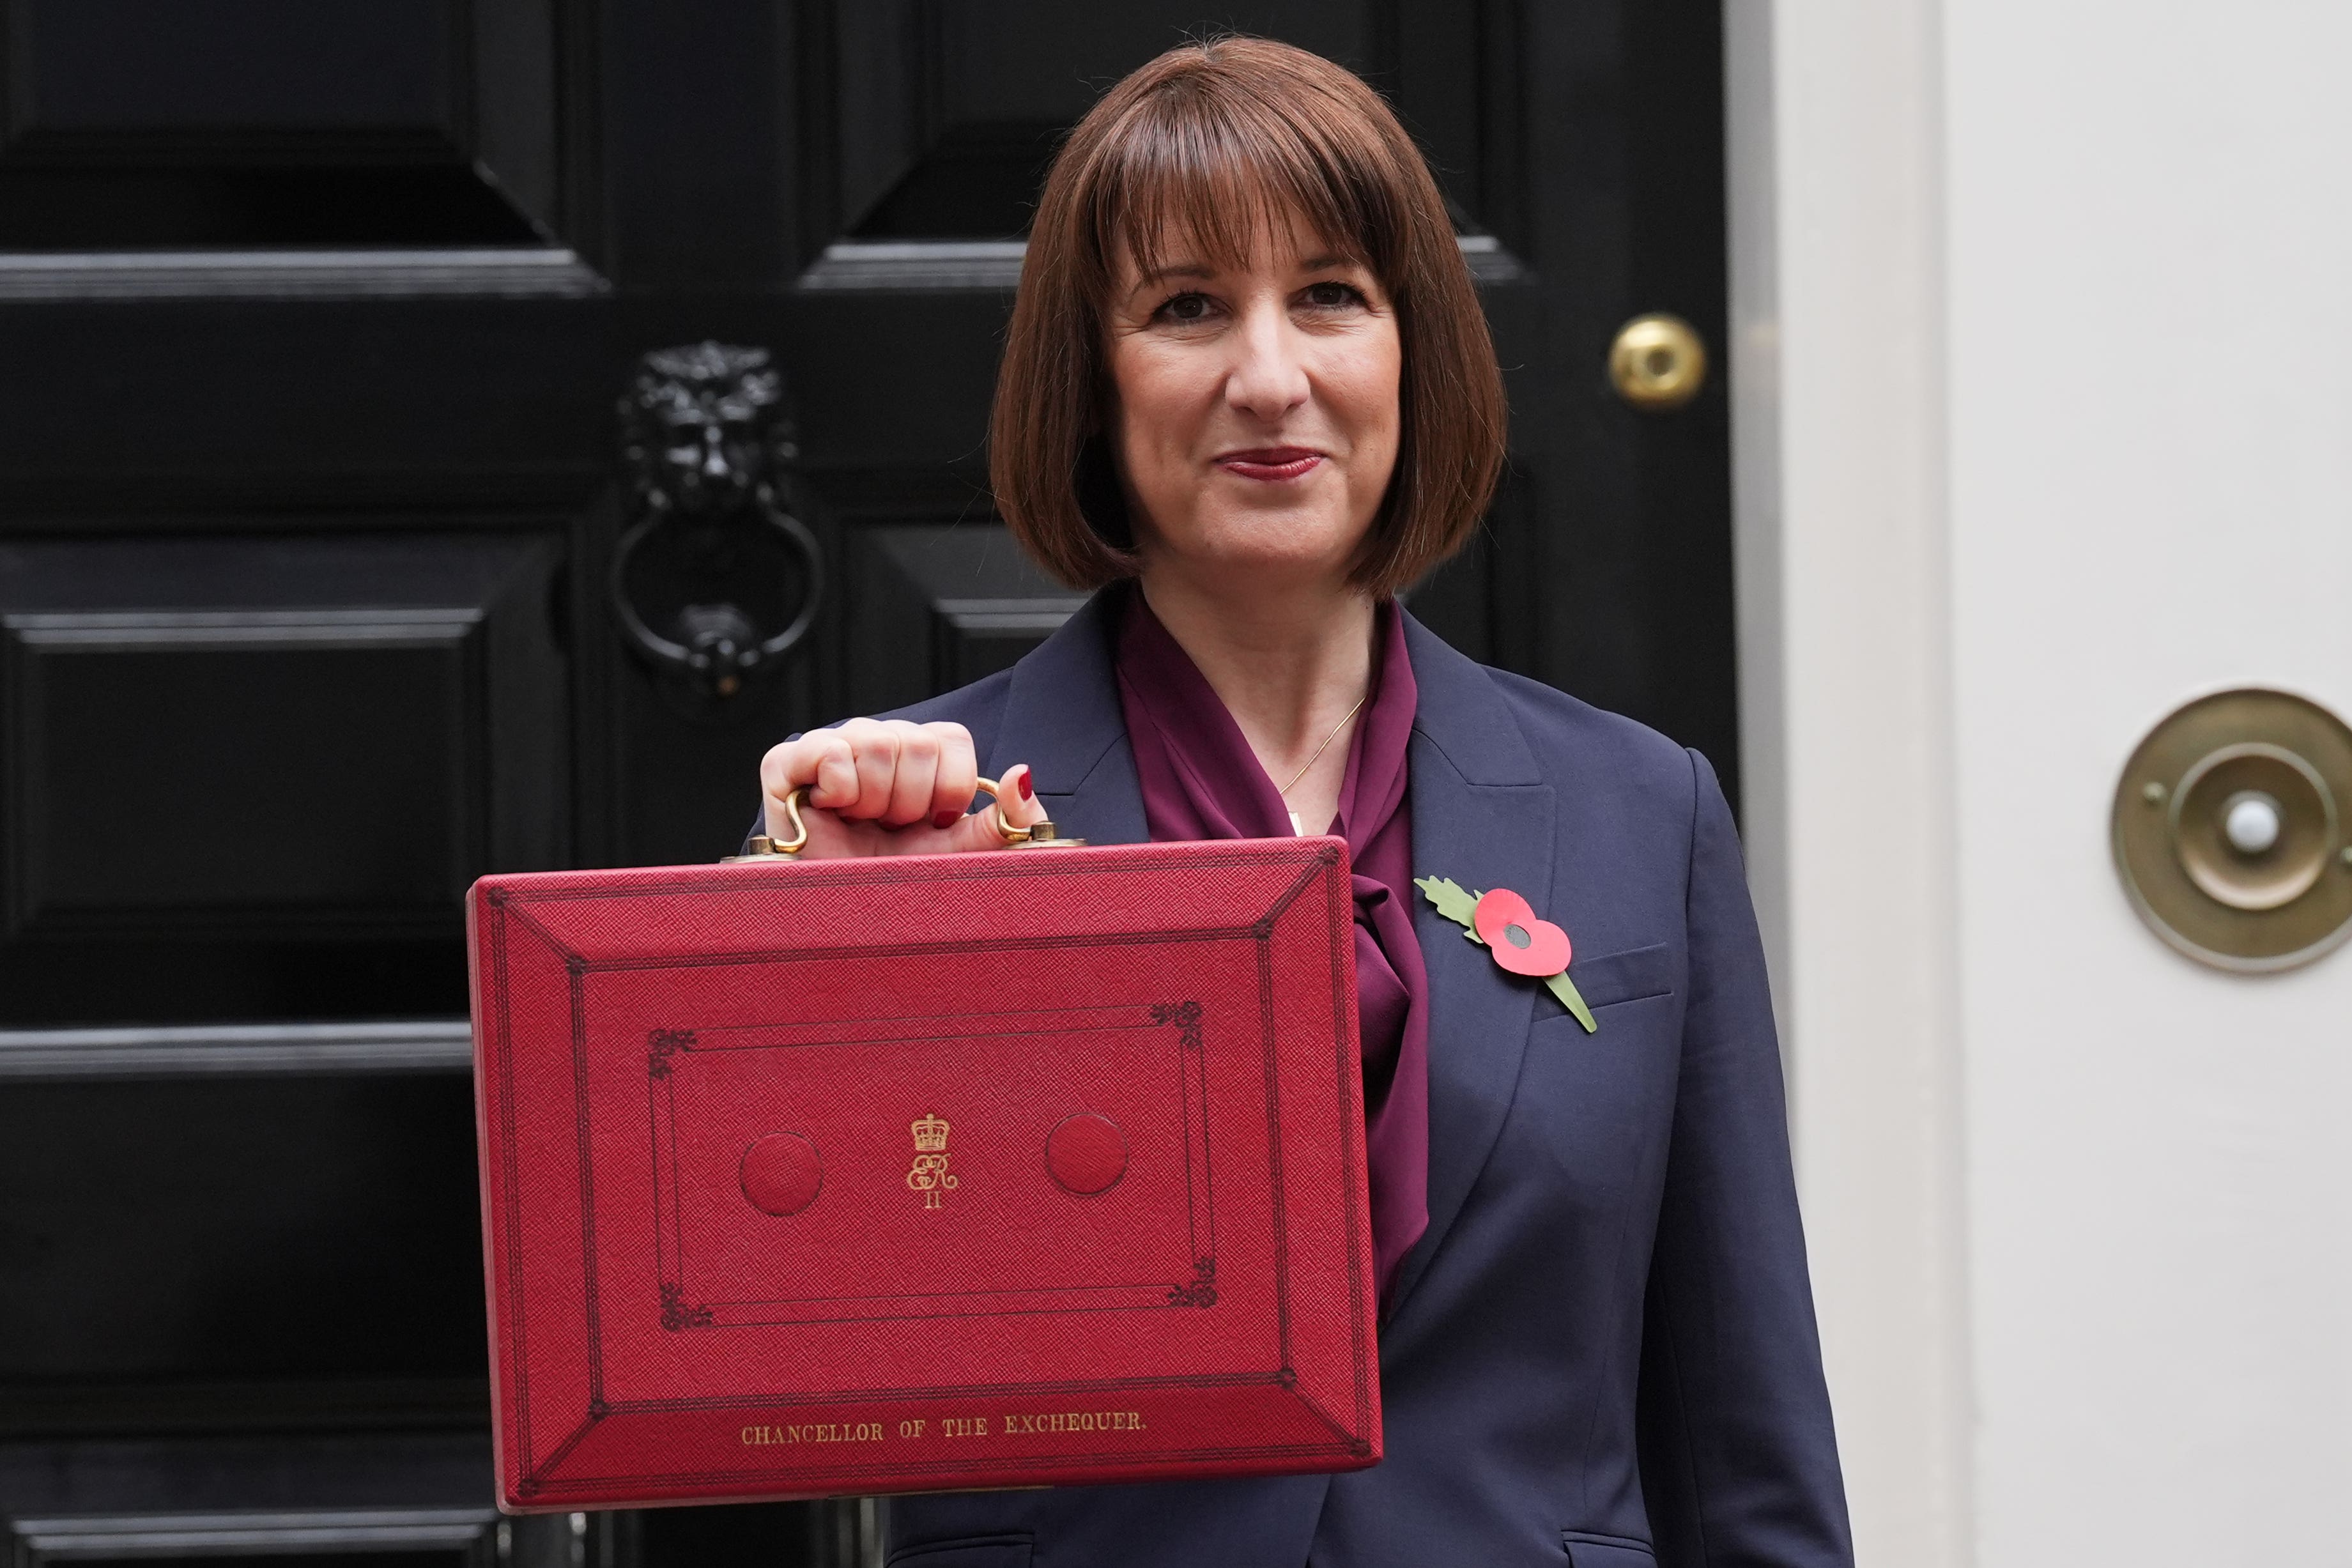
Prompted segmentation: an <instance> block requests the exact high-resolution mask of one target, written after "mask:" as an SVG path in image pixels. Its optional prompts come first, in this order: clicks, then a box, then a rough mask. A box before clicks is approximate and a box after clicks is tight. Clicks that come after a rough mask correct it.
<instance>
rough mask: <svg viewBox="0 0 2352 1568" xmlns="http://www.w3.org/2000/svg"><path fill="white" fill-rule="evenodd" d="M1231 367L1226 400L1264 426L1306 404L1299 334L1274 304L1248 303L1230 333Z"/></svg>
mask: <svg viewBox="0 0 2352 1568" xmlns="http://www.w3.org/2000/svg"><path fill="white" fill-rule="evenodd" d="M1234 344H1235V353H1234V363H1233V368H1232V369H1231V370H1230V371H1229V372H1228V373H1227V374H1226V377H1225V402H1226V403H1227V404H1228V405H1230V406H1232V407H1233V408H1234V409H1236V410H1239V411H1242V412H1245V413H1248V414H1252V415H1255V416H1256V417H1257V418H1259V419H1261V420H1264V421H1265V422H1266V423H1268V424H1275V423H1278V422H1279V421H1280V420H1281V418H1282V416H1284V415H1286V414H1287V413H1289V412H1290V411H1291V410H1292V409H1294V408H1296V407H1297V406H1298V405H1300V404H1302V403H1304V402H1306V401H1307V390H1308V388H1307V361H1306V357H1305V356H1304V355H1303V354H1302V353H1300V352H1299V351H1300V349H1301V347H1302V346H1303V345H1301V343H1300V342H1299V341H1298V331H1297V328H1296V327H1295V326H1293V325H1292V324H1291V321H1290V314H1289V312H1288V311H1287V310H1284V309H1283V308H1282V304H1281V302H1280V301H1279V300H1272V299H1262V300H1255V301H1253V302H1252V304H1251V306H1250V308H1249V309H1248V310H1246V311H1245V312H1244V315H1243V318H1242V322H1241V331H1239V332H1237V333H1235V334H1234Z"/></svg>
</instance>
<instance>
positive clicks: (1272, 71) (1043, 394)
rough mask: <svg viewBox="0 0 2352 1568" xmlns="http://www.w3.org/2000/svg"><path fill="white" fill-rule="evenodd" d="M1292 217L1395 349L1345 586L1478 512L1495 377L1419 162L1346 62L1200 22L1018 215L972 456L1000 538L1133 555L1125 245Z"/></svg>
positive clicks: (1064, 572) (1098, 566)
mask: <svg viewBox="0 0 2352 1568" xmlns="http://www.w3.org/2000/svg"><path fill="white" fill-rule="evenodd" d="M1293 214H1296V215H1297V216H1298V217H1299V218H1300V219H1301V220H1302V221H1303V222H1304V224H1305V226H1307V229H1309V230H1310V231H1312V233H1313V234H1314V235H1315V236H1316V237H1317V238H1318V239H1319V240H1321V241H1322V242H1323V243H1324V244H1325V245H1327V246H1328V247H1330V248H1331V249H1332V250H1333V251H1334V252H1335V253H1336V254H1339V255H1342V256H1345V257H1348V258H1350V259H1352V260H1354V261H1356V262H1358V263H1360V265H1362V266H1363V267H1365V268H1367V269H1368V270H1370V272H1371V273H1372V275H1373V276H1374V277H1376V278H1378V279H1380V281H1381V287H1382V288H1383V289H1386V290H1387V292H1388V295H1389V298H1390V300H1391V304H1392V305H1393V307H1394V309H1395V311H1396V321H1397V332H1398V337H1399V339H1400V342H1401V346H1402V362H1403V368H1402V374H1401V377H1400V386H1399V399H1400V404H1401V406H1400V408H1399V415H1400V426H1401V437H1402V439H1401V441H1400V444H1399V447H1398V450H1397V461H1396V471H1395V473H1394V475H1393V476H1392V477H1391V479H1390V481H1389V489H1388V494H1387V496H1386V497H1385V498H1384V499H1383V500H1382V501H1381V510H1380V513H1379V515H1378V516H1377V517H1376V518H1375V519H1374V520H1373V523H1372V527H1371V530H1370V532H1369V533H1368V534H1367V535H1366V537H1365V541H1364V546H1363V551H1362V554H1361V556H1360V559H1359V560H1358V561H1357V562H1356V563H1355V565H1354V567H1353V570H1352V572H1351V577H1352V579H1353V581H1355V582H1356V583H1358V584H1360V585H1361V586H1363V587H1364V588H1365V589H1366V590H1367V591H1369V592H1370V593H1371V594H1372V595H1374V596H1375V597H1386V596H1387V595H1391V594H1393V593H1395V592H1396V590H1397V589H1399V588H1401V587H1403V586H1405V585H1406V584H1410V583H1412V581H1413V580H1414V579H1415V578H1417V577H1419V576H1420V575H1421V574H1423V573H1424V572H1427V571H1428V570H1429V569H1430V568H1432V567H1433V566H1435V565H1436V564H1437V563H1439V562H1441V561H1443V560H1444V559H1445V558H1446V557H1447V556H1449V555H1451V554H1452V553H1454V551H1455V550H1457V549H1459V548H1460V547H1461V545H1462V543H1463V542H1464V541H1465V539H1467V538H1468V537H1469V534H1470V531H1472V530H1473V529H1475V527H1476V526H1477V524H1478V519H1479V517H1480V515H1481V514H1482V513H1483V512H1484V511H1485V510H1486V503H1487V501H1488V500H1489V499H1491V498H1492V496H1493V494H1494V489H1495V483H1496V478H1497V476H1498V475H1499V474H1500V472H1501V469H1502V464H1503V447H1504V439H1505V433H1506V423H1507V408H1506V405H1505V403H1504V398H1503V379H1502V374H1501V372H1500V370H1499V369H1498V368H1497V367H1496V363H1495V349H1494V344H1493V342H1492V341H1491V340H1490V339H1489V337H1488V336H1487V332H1486V316H1485V314H1484V313H1483V312H1482V311H1481V310H1480V309H1479V306H1478V299H1477V295H1476V292H1475V290H1474V289H1473V288H1472V286H1471V282H1470V270H1469V268H1468V267H1466V266H1465V264H1464V262H1463V259H1462V253H1461V248H1460V247H1459V246H1457V245H1456V244H1455V243H1454V226H1453V224H1452V222H1451V221H1450V220H1449V219H1448V218H1447V216H1446V212H1445V203H1444V198H1443V197H1442V196H1440V195H1438V192H1437V183H1436V181H1435V180H1433V179H1432V178H1431V176H1430V173H1429V164H1428V163H1427V162H1426V161H1425V160H1424V159H1423V157H1422V154H1421V150H1420V149H1419V148H1418V147H1416V146H1414V144H1413V142H1412V138H1411V137H1409V136H1407V135H1406V134H1405V132H1404V128H1403V127H1402V126H1401V125H1399V124H1398V123H1397V119H1396V116H1395V114H1393V113H1392V112H1391V110H1390V109H1389V106H1388V104H1387V103H1386V102H1385V101H1384V100H1382V99H1381V96H1380V95H1379V94H1378V93H1376V92H1374V91H1373V90H1372V89H1370V87H1369V86H1367V85H1366V84H1365V83H1364V81H1363V80H1362V79H1361V78H1360V77H1358V76H1356V75H1355V74H1354V73H1353V72H1351V71H1349V70H1347V69H1346V68H1342V67H1340V66H1337V65H1334V64H1332V63H1331V62H1330V61H1329V60H1327V59H1324V58H1321V57H1320V56H1318V55H1313V54H1309V53H1308V52H1307V51H1306V50H1305V49H1300V48H1296V47H1292V46H1291V45H1288V44H1281V43H1276V42H1274V41H1272V40H1270V39H1265V38H1250V37H1222V38H1213V39H1208V40H1205V41H1202V42H1199V43H1191V44H1186V45H1184V46H1182V47H1178V48H1173V49H1171V50H1169V51H1168V52H1167V53H1166V54H1164V55H1161V56H1160V58H1158V59H1155V60H1153V61H1151V62H1150V64H1149V65H1146V66H1144V67H1142V68H1140V69H1139V70H1137V71H1136V72H1134V74H1132V75H1130V76H1129V77H1128V78H1127V79H1125V80H1124V81H1121V82H1120V83H1119V84H1118V86H1116V87H1114V88H1112V89H1110V91H1109V92H1108V93H1107V94H1106V95H1104V97H1103V99H1102V100H1101V101H1099V102H1098V103H1097V104H1096V105H1095V107H1094V108H1093V110H1090V111H1089V112H1088V113H1087V117H1086V118H1085V119H1084V120H1082V121H1079V122H1078V125H1077V128H1076V130H1075V131H1073V132H1071V133H1070V138H1069V140H1068V141H1067V142H1066V143H1064V145H1063V147H1062V150H1061V153H1060V154H1059V155H1058V156H1057V157H1056V158H1055V161H1054V167H1053V172H1052V173H1051V174H1049V175H1048V176H1047V177H1046V180H1045V195H1044V196H1043V197H1042V198H1041V199H1040V201H1039V203H1038V206H1037V216H1036V221H1035V222H1034V224H1033V225H1032V226H1031V228H1030V234H1029V248H1028V258H1027V260H1026V261H1025V262H1024V265H1023V268H1022V273H1021V289H1020V293H1019V296H1018V297H1017V298H1016V300H1014V302H1013V323H1012V326H1011V329H1010V331H1009V332H1008V334H1007V339H1006V343H1005V352H1004V363H1003V370H1002V371H1001V372H1000V374H998V377H997V383H996V407H995V413H994V416H993V419H992V426H991V434H990V447H989V471H990V479H991V481H992V484H993V485H994V488H995V490H996V502H997V506H998V508H999V510H1002V511H1003V515H1004V518H1005V521H1008V522H1009V523H1011V524H1012V527H1013V534H1014V536H1015V537H1016V538H1018V539H1019V540H1020V541H1021V542H1022V545H1023V546H1024V548H1025V549H1026V550H1027V551H1028V552H1029V553H1030V554H1031V555H1032V556H1034V558H1035V559H1036V560H1037V561H1038V562H1039V563H1040V564H1042V565H1044V566H1045V569H1046V570H1048V571H1050V572H1051V573H1053V574H1055V576H1056V577H1059V578H1061V579H1062V580H1063V581H1064V582H1066V583H1068V584H1072V585H1074V586H1076V587H1081V588H1096V587H1100V586H1101V585H1102V584H1106V583H1109V582H1114V581H1116V580H1118V579H1119V578H1121V577H1129V576H1133V575H1134V574H1135V573H1136V570H1137V567H1138V562H1137V559H1136V556H1135V553H1134V551H1133V548H1132V545H1133V534H1132V532H1131V531H1130V530H1129V524H1128V518H1127V508H1126V503H1125V500H1124V499H1123V498H1122V495H1121V492H1120V489H1119V485H1118V479H1117V476H1116V473H1115V471H1114V469H1113V468H1112V466H1111V460H1110V453H1109V445H1108V441H1107V439H1106V438H1105V436H1104V431H1105V428H1106V426H1107V423H1108V422H1107V420H1106V419H1105V417H1104V416H1105V414H1106V412H1107V410H1108V396H1107V388H1108V373H1107V369H1106V366H1105V364H1104V363H1103V349H1102V336H1103V334H1102V321H1103V312H1104V310H1106V309H1107V308H1108V305H1109V303H1110V300H1111V295H1112V289H1113V287H1114V283H1115V279H1116V272H1115V268H1116V267H1117V265H1118V258H1119V256H1120V253H1121V250H1122V248H1124V249H1125V250H1126V251H1127V252H1128V253H1129V254H1131V255H1132V256H1133V257H1134V258H1136V260H1137V262H1138V263H1139V265H1140V266H1141V267H1143V268H1146V269H1149V268H1154V267H1157V266H1159V265H1160V263H1161V262H1162V261H1163V260H1164V259H1166V255H1165V252H1166V247H1168V246H1169V245H1170V244H1171V243H1185V244H1189V245H1191V246H1194V247H1198V248H1199V250H1200V251H1201V252H1205V257H1204V259H1207V260H1210V261H1212V262H1213V263H1215V264H1217V265H1220V266H1232V267H1239V266H1243V265H1245V264H1246V261H1247V258H1248V257H1249V255H1250V254H1251V251H1252V249H1253V246H1254V242H1255V241H1256V240H1257V239H1258V237H1259V236H1261V235H1263V234H1269V233H1280V232H1282V230H1283V229H1284V228H1285V226H1286V224H1287V222H1288V219H1289V217H1290V216H1291V215H1293Z"/></svg>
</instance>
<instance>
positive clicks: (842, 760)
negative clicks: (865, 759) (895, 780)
mask: <svg viewBox="0 0 2352 1568" xmlns="http://www.w3.org/2000/svg"><path fill="white" fill-rule="evenodd" d="M782 782H783V785H784V787H783V788H782V789H781V790H779V789H773V788H772V789H771V790H770V791H769V796H770V798H771V799H773V800H781V799H782V796H783V795H786V794H789V793H790V792H791V791H792V790H793V789H794V788H797V787H798V786H799V785H802V784H806V785H808V786H809V795H808V798H809V804H810V805H821V806H824V808H825V809H827V810H829V811H830V810H836V809H838V808H840V807H841V806H845V805H849V804H851V803H852V802H854V801H856V799H857V762H856V755H855V753H854V752H853V751H852V750H851V747H850V744H849V737H848V736H846V735H845V734H843V733H842V732H841V731H838V730H820V731H817V732H816V733H814V734H813V735H803V736H802V737H801V738H800V741H799V742H798V745H797V747H796V749H795V752H794V754H793V757H792V759H791V760H790V762H789V763H788V764H787V771H786V773H785V774H784V778H783V781H782Z"/></svg>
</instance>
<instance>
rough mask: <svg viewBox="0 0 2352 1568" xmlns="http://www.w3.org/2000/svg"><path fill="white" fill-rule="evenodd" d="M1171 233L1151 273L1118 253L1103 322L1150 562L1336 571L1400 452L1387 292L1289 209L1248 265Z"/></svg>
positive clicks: (1228, 574)
mask: <svg viewBox="0 0 2352 1568" xmlns="http://www.w3.org/2000/svg"><path fill="white" fill-rule="evenodd" d="M1167 248H1168V254H1167V259H1166V261H1165V263H1164V264H1163V265H1162V266H1161V267H1160V268H1159V269H1157V270H1156V271H1153V272H1151V273H1150V274H1149V275H1146V274H1145V273H1143V272H1142V271H1141V270H1140V268H1139V267H1138V266H1137V264H1136V263H1135V261H1134V259H1133V258H1131V257H1129V258H1123V261H1122V266H1121V275H1120V277H1119V279H1118V282H1117V283H1116V284H1115V285H1114V288H1113V298H1112V301H1111V307H1110V309H1109V310H1108V312H1106V316H1107V320H1106V321H1105V323H1104V326H1105V336H1106V345H1105V357H1106V360H1107V362H1108V365H1109V367H1110V375H1111V384H1112V392H1113V404H1112V409H1111V414H1110V420H1111V428H1110V430H1109V432H1108V433H1109V436H1110V438H1111V449H1112V451H1113V452H1114V453H1115V454H1116V456H1117V458H1118V472H1119V478H1120V480H1121V483H1122V484H1123V486H1124V487H1125V489H1126V493H1127V502H1128V509H1129V516H1130V518H1131V520H1132V521H1133V523H1134V527H1135V542H1136V548H1137V550H1138V552H1139V553H1140V554H1141V555H1142V557H1143V561H1144V566H1145V570H1146V571H1147V572H1150V571H1151V570H1153V569H1154V568H1158V567H1170V566H1173V567H1176V568H1177V569H1179V570H1184V571H1187V572H1188V573H1198V574H1207V575H1209V576H1211V577H1216V578H1223V579H1224V580H1225V581H1227V582H1229V583H1231V584H1234V585H1235V586H1239V585H1241V584H1243V583H1244V582H1247V583H1250V584H1264V585H1273V584H1279V583H1291V582H1299V581H1309V580H1321V581H1330V582H1336V581H1339V580H1341V579H1343V578H1344V577H1345V576H1346V574H1347V573H1348V570H1349V567H1350V566H1351V565H1353V564H1354V563H1355V559H1356V552H1357V547H1358V546H1359V545H1360V543H1361V542H1363V539H1364V535H1365V533H1366V531H1368V530H1369V529H1370V527H1371V523H1372V518H1373V516H1374V514H1376V513H1377V512H1378V511H1379V510H1380V505H1381V497H1382V496H1384V495H1385V494H1387V492H1388V487H1389V476H1390V475H1391V473H1393V472H1394V471H1395V468H1396V457H1397V441H1398V434H1399V426H1400V422H1401V421H1400V416H1399V413H1398V408H1397V383H1398V375H1399V372H1400V369H1401V366H1402V349H1401V347H1400V345H1399V342H1398V338H1397V325H1396V316H1395V313H1394V311H1393V310H1392V309H1391V304H1390V301H1389V299H1388V296H1387V294H1386V293H1385V292H1384V291H1383V290H1382V289H1381V286H1380V283H1379V280H1378V279H1375V278H1373V276H1372V275H1371V273H1370V271H1368V270H1367V269H1365V268H1363V267H1361V266H1360V265H1358V264H1356V263H1354V262H1351V261H1347V260H1344V259H1341V258H1338V257H1336V256H1331V255H1327V254H1324V251H1325V247H1323V246H1322V245H1321V244H1319V243H1318V241H1317V240H1316V239H1315V237H1314V236H1313V235H1312V233H1311V232H1310V231H1308V230H1307V229H1306V227H1305V226H1303V225H1300V224H1297V223H1296V222H1294V223H1293V224H1292V225H1291V226H1290V227H1289V231H1288V232H1287V233H1280V232H1276V233H1275V234H1274V235H1273V236H1271V237H1268V238H1266V239H1264V240H1262V241H1261V243H1260V244H1259V245H1258V247H1256V250H1255V252H1254V253H1253V254H1252V255H1251V257H1250V258H1249V259H1248V261H1247V263H1246V265H1244V266H1243V267H1240V268H1230V267H1220V266H1217V265H1214V264H1213V263H1210V262H1208V261H1207V260H1205V259H1204V258H1202V255H1201V254H1200V253H1198V252H1197V251H1194V250H1192V249H1189V248H1188V247H1186V246H1184V245H1182V244H1181V243H1180V244H1177V245H1172V246H1171V247H1167ZM1243 574H1246V575H1245V576H1244V575H1243Z"/></svg>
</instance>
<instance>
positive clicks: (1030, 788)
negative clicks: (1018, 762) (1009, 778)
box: [1021, 768, 1037, 800]
mask: <svg viewBox="0 0 2352 1568" xmlns="http://www.w3.org/2000/svg"><path fill="white" fill-rule="evenodd" d="M1021 798H1022V799H1023V800H1034V799H1036V798H1037V786H1036V785H1034V784H1031V783H1030V782H1029V770H1028V769H1027V768H1023V769H1022V770H1021Z"/></svg>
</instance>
